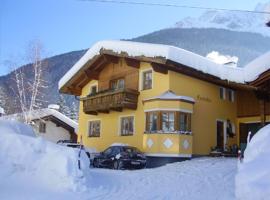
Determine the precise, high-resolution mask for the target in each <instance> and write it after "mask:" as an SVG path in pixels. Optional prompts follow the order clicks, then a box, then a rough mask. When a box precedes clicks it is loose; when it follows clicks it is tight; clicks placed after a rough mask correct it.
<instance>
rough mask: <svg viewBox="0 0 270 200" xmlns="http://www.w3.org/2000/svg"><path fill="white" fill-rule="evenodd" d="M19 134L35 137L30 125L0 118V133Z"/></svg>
mask: <svg viewBox="0 0 270 200" xmlns="http://www.w3.org/2000/svg"><path fill="white" fill-rule="evenodd" d="M4 133H9V134H19V135H27V136H31V137H35V132H34V131H33V129H32V128H31V126H29V125H26V124H24V123H21V122H18V121H15V120H0V134H1V136H2V134H4Z"/></svg>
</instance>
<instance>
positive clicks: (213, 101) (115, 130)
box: [78, 62, 238, 157]
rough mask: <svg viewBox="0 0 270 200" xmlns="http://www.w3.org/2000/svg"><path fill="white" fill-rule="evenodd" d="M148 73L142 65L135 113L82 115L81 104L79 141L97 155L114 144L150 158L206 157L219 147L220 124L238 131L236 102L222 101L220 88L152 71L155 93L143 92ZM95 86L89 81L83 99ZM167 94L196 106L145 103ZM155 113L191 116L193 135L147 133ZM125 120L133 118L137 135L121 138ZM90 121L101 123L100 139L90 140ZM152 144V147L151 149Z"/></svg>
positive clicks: (182, 76) (234, 141) (230, 141)
mask: <svg viewBox="0 0 270 200" xmlns="http://www.w3.org/2000/svg"><path fill="white" fill-rule="evenodd" d="M107 67H110V66H107ZM149 69H152V68H151V65H150V63H146V62H141V63H140V68H139V74H140V75H139V76H140V77H139V86H138V88H139V92H140V94H139V98H138V105H137V109H136V110H129V109H124V110H123V111H122V112H117V111H110V113H108V114H107V113H99V114H98V115H87V114H85V113H84V112H83V104H82V102H81V104H80V111H79V137H78V138H79V140H80V136H82V139H83V144H84V145H85V146H87V147H91V148H95V149H96V150H97V151H103V150H104V149H106V148H107V147H108V146H110V145H111V144H113V143H125V144H129V145H132V146H136V147H138V148H139V149H140V150H142V151H144V152H146V153H148V154H150V155H157V156H159V155H162V156H179V157H189V156H191V155H192V154H199V155H207V154H209V153H210V149H211V147H214V146H216V140H217V138H216V128H217V127H216V126H217V125H216V122H217V121H218V120H219V121H223V122H224V124H226V121H227V120H228V119H229V120H230V121H231V122H232V124H234V125H235V129H236V130H237V128H238V127H237V116H236V113H237V112H236V109H237V107H236V101H234V102H230V101H228V100H222V99H220V97H219V86H218V85H215V84H212V83H208V82H206V81H202V80H199V79H196V78H192V77H189V76H186V75H183V74H180V73H176V72H173V71H169V72H168V74H163V73H158V72H155V71H154V70H153V72H152V73H153V80H152V81H153V85H152V89H149V90H141V82H142V76H141V74H142V72H143V71H145V70H149ZM94 84H98V81H90V82H89V83H88V84H87V85H85V86H84V87H83V89H82V94H81V97H85V96H87V95H88V94H89V91H90V86H91V85H94ZM168 90H171V91H173V92H175V93H176V94H177V95H182V96H189V97H192V98H194V99H195V103H194V104H191V103H188V102H181V101H161V100H160V101H159V100H157V101H149V102H145V101H144V100H146V99H149V98H153V97H155V96H158V95H160V94H162V93H164V92H166V91H168ZM154 109H162V110H166V109H167V110H180V111H186V112H189V113H192V115H191V116H192V117H191V130H192V135H184V134H173V133H171V134H167V133H166V134H162V133H155V134H147V133H145V123H146V119H145V118H146V117H145V112H146V111H147V110H154ZM123 116H134V120H135V121H134V124H135V126H134V130H135V131H134V135H132V136H120V134H119V131H120V130H119V129H120V118H121V117H123ZM91 120H100V121H101V131H100V132H101V134H100V137H88V136H87V132H88V123H89V121H91ZM226 139H227V138H226ZM226 139H225V140H226ZM166 140H167V141H168V142H167V144H168V145H167V147H166V145H164V143H165V144H166ZM149 141H152V142H149ZM149 143H150V144H151V143H153V144H152V145H149ZM171 143H172V144H171ZM227 144H237V137H234V138H232V139H231V138H230V139H228V140H227Z"/></svg>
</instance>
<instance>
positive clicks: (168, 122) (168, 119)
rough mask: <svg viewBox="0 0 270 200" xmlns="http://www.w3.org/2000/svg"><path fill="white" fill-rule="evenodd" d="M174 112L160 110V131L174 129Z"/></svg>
mask: <svg viewBox="0 0 270 200" xmlns="http://www.w3.org/2000/svg"><path fill="white" fill-rule="evenodd" d="M174 113H175V112H161V125H162V131H164V132H170V131H174V130H175V129H174Z"/></svg>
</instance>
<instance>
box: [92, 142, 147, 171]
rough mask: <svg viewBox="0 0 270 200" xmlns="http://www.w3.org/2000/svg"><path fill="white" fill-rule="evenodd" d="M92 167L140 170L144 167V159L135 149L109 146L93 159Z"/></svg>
mask: <svg viewBox="0 0 270 200" xmlns="http://www.w3.org/2000/svg"><path fill="white" fill-rule="evenodd" d="M92 162H93V167H103V168H111V169H142V168H145V166H146V157H145V155H144V154H143V153H142V152H140V150H138V149H137V148H136V147H131V146H111V147H109V148H107V149H106V150H105V151H103V152H101V153H100V154H99V155H97V156H95V157H94V159H93V161H92Z"/></svg>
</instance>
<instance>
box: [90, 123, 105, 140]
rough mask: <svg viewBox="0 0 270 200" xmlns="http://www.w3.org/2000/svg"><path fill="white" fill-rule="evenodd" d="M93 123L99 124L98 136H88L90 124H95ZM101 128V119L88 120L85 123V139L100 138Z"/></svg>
mask: <svg viewBox="0 0 270 200" xmlns="http://www.w3.org/2000/svg"><path fill="white" fill-rule="evenodd" d="M95 121H99V122H100V123H99V131H100V133H99V136H90V134H89V131H90V130H89V129H90V122H95ZM101 128H102V123H101V119H91V120H88V121H87V137H88V138H89V137H90V138H92V137H94V138H100V137H101V132H102V131H101V130H102V129H101Z"/></svg>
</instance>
